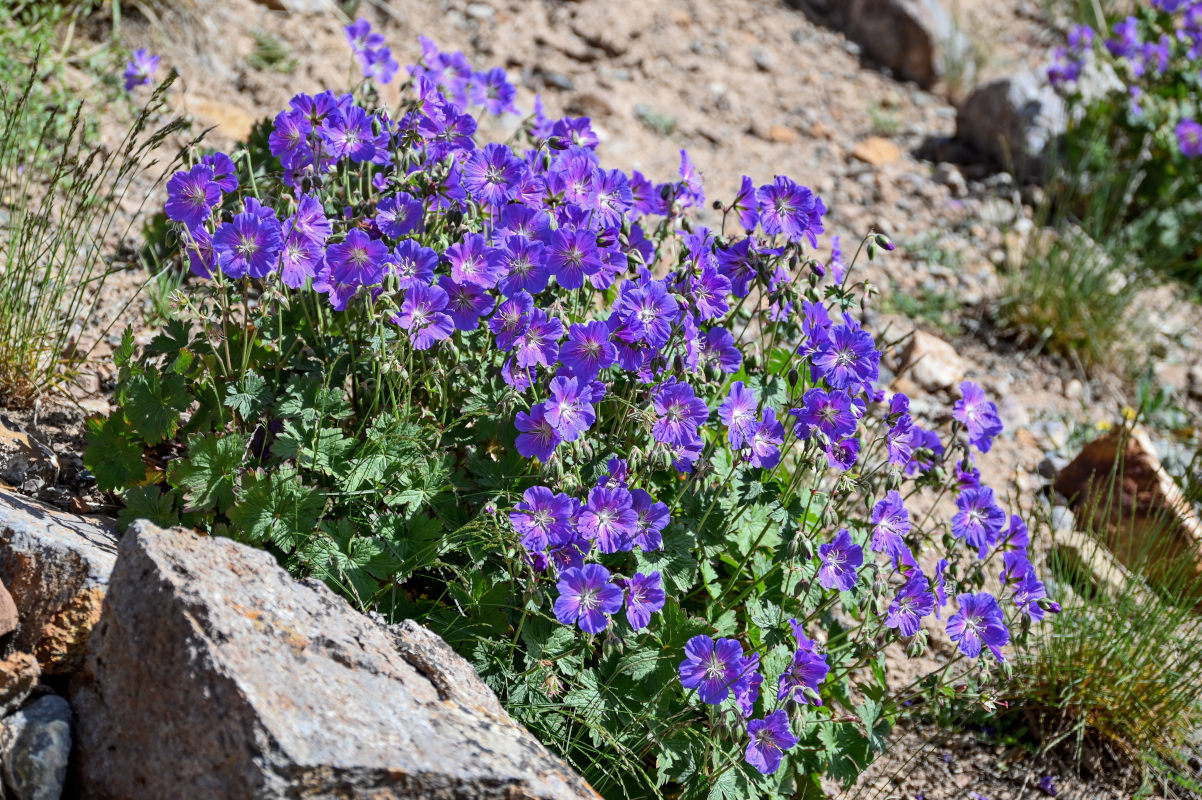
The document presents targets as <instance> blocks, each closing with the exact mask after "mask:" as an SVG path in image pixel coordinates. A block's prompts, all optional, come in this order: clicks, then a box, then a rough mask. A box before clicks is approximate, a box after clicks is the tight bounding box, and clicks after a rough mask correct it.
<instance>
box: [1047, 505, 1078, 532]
mask: <svg viewBox="0 0 1202 800" xmlns="http://www.w3.org/2000/svg"><path fill="white" fill-rule="evenodd" d="M1051 516H1052V518H1051V523H1052V530H1054V531H1071V530H1073V525H1074V524H1075V523H1076V520H1075V519H1074V517H1073V512H1072V511H1070V510H1069V509H1068V508H1066V507H1064V506H1053V507H1052V515H1051Z"/></svg>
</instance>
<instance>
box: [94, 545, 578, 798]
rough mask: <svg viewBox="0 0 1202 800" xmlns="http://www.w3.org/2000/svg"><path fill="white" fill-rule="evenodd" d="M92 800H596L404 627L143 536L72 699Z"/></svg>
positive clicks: (251, 558) (466, 670)
mask: <svg viewBox="0 0 1202 800" xmlns="http://www.w3.org/2000/svg"><path fill="white" fill-rule="evenodd" d="M71 702H72V705H73V706H74V708H75V712H76V718H77V740H78V746H77V748H76V755H77V760H76V764H77V765H78V772H79V779H80V786H81V788H82V792H83V796H84V797H85V798H142V797H146V798H159V797H207V798H247V797H254V798H285V797H288V798H293V797H306V798H319V797H320V798H325V797H330V798H333V797H337V798H359V797H363V798H366V797H371V798H399V797H415V798H432V799H433V798H507V799H508V798H596V797H597V795H596V794H595V793H594V792H593V791H592V790H591V789H590V788H589V787H588V785H587V784H585V783H584V781H583V780H581V779H580V778H579V777H578V776H577V775H575V774H574V773H572V772H571V771H570V770H569V769H568V768H567V767H565V766H564V764H563V763H562V762H561V761H560V760H559V759H557V758H556V757H555V756H553V755H552V754H551V753H550V752H549V751H547V750H546V749H545V748H544V747H543V746H542V745H541V744H539V743H538V742H537V741H536V740H535V739H534V738H533V737H532V736H531V735H530V734H529V733H528V732H527V731H526V730H525V729H524V728H522V727H520V726H519V725H517V724H516V723H515V722H513V721H512V720H511V719H510V718H509V717H507V716H506V715H505V713H504V712H503V711H502V710H501V708H500V706H499V704H498V703H497V701H496V698H495V696H493V695H492V694H491V692H489V691H488V689H487V688H486V687H484V686H483V684H481V683H480V681H479V678H478V677H477V676H476V675H475V674H474V672H473V671H472V669H471V667H470V666H469V665H468V664H467V663H466V662H465V661H463V660H462V659H460V658H459V657H458V656H456V655H455V654H454V653H452V652H451V651H450V650H449V649H448V648H446V646H445V645H442V644H441V643H440V642H438V641H437V640H436V638H435V637H433V635H432V634H430V633H429V632H427V631H424V630H422V629H421V628H418V627H416V626H414V625H412V624H409V625H402V626H394V627H392V628H389V627H386V626H384V625H381V624H379V623H377V622H374V621H373V620H371V619H369V618H367V617H365V616H363V615H361V614H359V613H358V612H356V611H355V610H354V609H352V608H351V607H350V606H349V605H347V604H346V603H345V602H343V601H342V600H341V599H339V598H338V597H336V596H335V595H334V594H333V593H332V592H330V591H329V590H328V589H327V588H326V587H325V586H323V585H321V584H320V583H317V582H308V581H307V582H303V583H298V582H296V581H294V580H292V579H291V578H290V577H289V576H288V574H287V573H286V572H284V570H282V569H281V568H280V567H279V566H278V565H277V564H276V562H275V560H274V559H273V558H272V557H271V555H269V554H268V553H265V552H262V551H258V550H253V549H251V548H248V547H245V546H243V545H240V544H237V543H235V542H233V541H230V540H228V539H214V538H205V537H200V536H197V535H195V534H193V533H191V532H188V531H184V530H180V529H173V530H170V531H163V530H159V529H157V528H155V527H153V526H151V525H148V524H145V523H137V524H135V525H133V526H131V528H130V530H129V532H127V533H126V535H125V537H124V538H123V539H122V540H121V545H120V550H119V554H118V558H117V564H116V567H115V568H114V570H113V574H112V577H111V580H110V584H109V592H108V596H107V598H106V599H105V603H104V613H103V615H102V618H101V620H100V622H99V624H98V625H97V626H96V629H95V631H94V632H93V634H92V640H91V642H90V644H89V649H88V655H87V658H86V660H85V663H84V666H83V669H82V670H81V671H80V672H79V673H78V674H77V675H76V677H75V679H74V680H73V682H72V687H71Z"/></svg>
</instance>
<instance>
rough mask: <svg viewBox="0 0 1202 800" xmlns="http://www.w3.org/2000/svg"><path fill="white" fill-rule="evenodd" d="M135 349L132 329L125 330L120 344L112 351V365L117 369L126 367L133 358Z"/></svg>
mask: <svg viewBox="0 0 1202 800" xmlns="http://www.w3.org/2000/svg"><path fill="white" fill-rule="evenodd" d="M135 347H136V343H135V342H134V331H133V328H126V329H125V332H124V333H122V334H121V344H119V345H117V347H116V348H115V349H114V350H113V364H115V365H116V366H117V367H118V368H121V367H125V366H127V365H128V364H129V362H130V359H132V358H133V357H134V349H135Z"/></svg>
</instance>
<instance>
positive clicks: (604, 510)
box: [579, 486, 638, 553]
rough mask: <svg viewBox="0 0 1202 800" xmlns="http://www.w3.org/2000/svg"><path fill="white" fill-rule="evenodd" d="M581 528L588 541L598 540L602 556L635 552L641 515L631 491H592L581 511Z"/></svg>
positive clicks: (596, 488)
mask: <svg viewBox="0 0 1202 800" xmlns="http://www.w3.org/2000/svg"><path fill="white" fill-rule="evenodd" d="M579 526H580V532H581V533H582V534H584V536H585V537H586V538H588V539H596V540H597V549H598V550H600V551H601V552H602V553H617V552H619V551H621V550H629V549H631V546H632V540H633V538H634V534H635V532H636V531H637V530H638V514H636V513H635V511H634V505H633V501H632V498H631V496H630V492H629V490H627V489H623V488H621V487H620V486H619V487H616V488H613V489H606V488H603V487H601V486H597V487H595V488H593V489H590V490H589V493H588V502H587V503H585V504H584V508H583V510H581V512H580V522H579Z"/></svg>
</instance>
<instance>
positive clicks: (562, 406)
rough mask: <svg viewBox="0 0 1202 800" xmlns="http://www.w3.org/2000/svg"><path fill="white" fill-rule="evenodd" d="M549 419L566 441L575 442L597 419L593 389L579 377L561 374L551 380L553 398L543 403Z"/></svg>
mask: <svg viewBox="0 0 1202 800" xmlns="http://www.w3.org/2000/svg"><path fill="white" fill-rule="evenodd" d="M543 408H544V410H545V411H546V413H547V421H548V422H550V423H551V425H552V426H553V427H554V428H555V432H556V433H558V434H559V435H560V437H561V438H562V439H563V440H564V441H565V442H574V441H576V440H577V439H579V438H580V435H581V434H582V433H584V432H585V431H587V430H588V429H589V428H591V427H592V425H593V423H594V422H596V421H597V415H596V413H595V412H594V411H593V405H592V391H591V390H590V389H589V386H588V384H587V383H586V382H584V381H582V380H580V379H578V378H566V377H563V376H560V377H558V378H554V379H552V381H551V399H550V400H548V401H547V402H545V403H543Z"/></svg>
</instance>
